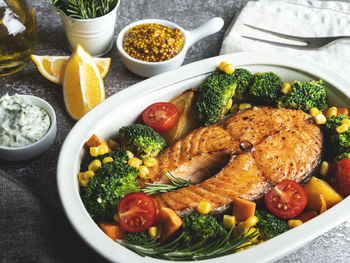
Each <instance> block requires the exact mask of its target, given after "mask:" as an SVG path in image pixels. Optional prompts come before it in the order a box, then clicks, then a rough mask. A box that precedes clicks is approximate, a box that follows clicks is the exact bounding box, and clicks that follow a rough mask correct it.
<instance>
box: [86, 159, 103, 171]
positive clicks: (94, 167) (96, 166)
mask: <svg viewBox="0 0 350 263" xmlns="http://www.w3.org/2000/svg"><path fill="white" fill-rule="evenodd" d="M101 166H102V164H101V161H100V160H93V161H92V162H91V163H90V164H89V166H88V169H89V171H94V172H96V171H97V170H98V169H100V168H101Z"/></svg>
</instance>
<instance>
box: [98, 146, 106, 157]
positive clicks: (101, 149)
mask: <svg viewBox="0 0 350 263" xmlns="http://www.w3.org/2000/svg"><path fill="white" fill-rule="evenodd" d="M97 149H98V155H102V154H105V153H108V146H107V145H105V144H100V145H99V146H97Z"/></svg>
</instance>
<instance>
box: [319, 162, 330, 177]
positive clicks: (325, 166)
mask: <svg viewBox="0 0 350 263" xmlns="http://www.w3.org/2000/svg"><path fill="white" fill-rule="evenodd" d="M328 169H329V164H328V162H326V161H323V162H322V164H321V169H320V175H322V176H326V175H327V174H328Z"/></svg>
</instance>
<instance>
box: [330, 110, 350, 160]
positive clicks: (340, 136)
mask: <svg viewBox="0 0 350 263" xmlns="http://www.w3.org/2000/svg"><path fill="white" fill-rule="evenodd" d="M343 119H349V117H348V116H344V115H343V114H338V116H333V117H332V118H330V119H328V120H327V122H326V125H325V133H326V136H327V137H328V138H329V141H328V144H329V145H328V146H329V149H330V151H331V152H332V153H333V154H334V155H341V154H345V153H349V152H350V129H348V130H347V131H346V132H342V133H338V132H337V131H336V128H337V127H339V126H340V125H341V124H342V122H341V121H342V120H343Z"/></svg>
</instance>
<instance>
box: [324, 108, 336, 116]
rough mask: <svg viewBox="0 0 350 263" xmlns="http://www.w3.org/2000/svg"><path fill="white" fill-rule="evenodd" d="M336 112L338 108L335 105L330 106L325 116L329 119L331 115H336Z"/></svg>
mask: <svg viewBox="0 0 350 263" xmlns="http://www.w3.org/2000/svg"><path fill="white" fill-rule="evenodd" d="M337 114H338V109H337V108H336V107H330V108H329V109H328V110H327V112H326V118H327V119H330V118H332V117H333V116H337Z"/></svg>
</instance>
